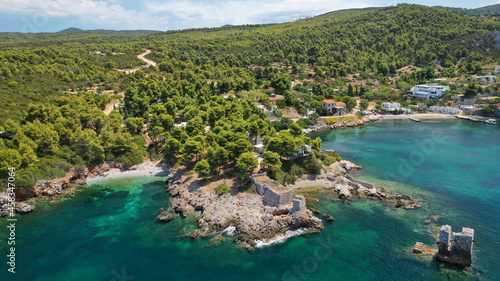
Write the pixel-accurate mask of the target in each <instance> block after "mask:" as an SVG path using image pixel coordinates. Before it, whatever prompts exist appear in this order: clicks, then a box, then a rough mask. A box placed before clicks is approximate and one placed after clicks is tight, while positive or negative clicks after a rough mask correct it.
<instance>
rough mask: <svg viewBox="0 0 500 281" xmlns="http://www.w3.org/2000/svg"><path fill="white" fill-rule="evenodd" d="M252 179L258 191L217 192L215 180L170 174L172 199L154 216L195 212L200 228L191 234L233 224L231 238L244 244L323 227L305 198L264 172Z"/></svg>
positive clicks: (205, 233) (216, 230) (166, 218)
mask: <svg viewBox="0 0 500 281" xmlns="http://www.w3.org/2000/svg"><path fill="white" fill-rule="evenodd" d="M252 180H253V181H254V182H255V184H256V186H257V192H258V193H257V194H254V193H248V192H239V193H237V194H234V195H232V194H225V195H217V193H216V192H215V191H214V186H215V185H216V183H213V184H209V185H203V186H202V185H200V183H199V180H198V179H197V178H196V176H194V175H188V176H182V177H177V178H176V177H173V176H172V177H169V179H168V182H169V186H168V191H169V192H170V194H171V196H172V197H173V201H172V204H171V206H170V208H168V210H166V211H165V210H161V213H160V215H159V216H158V217H157V218H158V220H161V221H169V220H171V219H172V218H173V217H174V216H175V215H176V214H178V215H180V216H182V217H186V216H187V215H188V214H195V215H196V216H197V218H198V225H199V227H200V229H197V230H195V231H193V232H191V233H190V234H189V235H190V236H191V237H194V238H196V237H200V236H209V235H212V234H214V233H219V232H221V231H224V230H225V229H228V227H234V231H232V234H233V236H234V240H235V241H237V242H241V243H243V244H245V245H247V246H254V245H255V243H256V241H257V240H264V241H265V240H270V239H272V238H274V237H276V236H277V235H280V234H284V233H286V232H287V231H288V230H293V229H299V228H305V229H311V230H318V229H322V228H323V223H322V222H321V220H320V219H318V218H316V217H315V216H314V215H313V213H312V212H311V211H309V210H308V209H306V207H305V198H304V197H302V196H295V197H294V198H293V192H292V191H291V190H290V189H289V188H286V187H283V186H281V185H277V184H275V183H273V182H272V180H270V179H269V178H267V177H264V176H263V175H257V176H256V177H254V178H253V179H252ZM259 186H260V187H259Z"/></svg>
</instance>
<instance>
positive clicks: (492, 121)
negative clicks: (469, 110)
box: [484, 119, 497, 125]
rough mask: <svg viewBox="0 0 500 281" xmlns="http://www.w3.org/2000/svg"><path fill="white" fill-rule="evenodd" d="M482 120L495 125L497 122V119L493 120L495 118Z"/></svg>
mask: <svg viewBox="0 0 500 281" xmlns="http://www.w3.org/2000/svg"><path fill="white" fill-rule="evenodd" d="M484 122H485V123H488V124H492V125H496V124H497V120H495V119H488V120H486V121H484Z"/></svg>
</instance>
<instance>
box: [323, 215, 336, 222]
mask: <svg viewBox="0 0 500 281" xmlns="http://www.w3.org/2000/svg"><path fill="white" fill-rule="evenodd" d="M323 217H325V218H326V220H327V221H335V218H334V217H332V216H331V215H330V214H323Z"/></svg>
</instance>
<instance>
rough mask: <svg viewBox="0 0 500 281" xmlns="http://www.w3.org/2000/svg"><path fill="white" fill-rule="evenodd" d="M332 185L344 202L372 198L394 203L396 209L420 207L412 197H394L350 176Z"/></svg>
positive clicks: (336, 180) (341, 177)
mask: <svg viewBox="0 0 500 281" xmlns="http://www.w3.org/2000/svg"><path fill="white" fill-rule="evenodd" d="M331 185H332V186H331V187H330V188H331V189H332V190H333V191H335V192H337V193H338V194H339V198H340V199H343V200H351V199H352V198H353V197H354V196H357V197H359V198H366V197H371V198H375V199H380V200H384V201H394V202H395V207H396V208H403V209H415V208H419V207H420V205H418V204H417V203H416V202H415V201H414V199H413V198H412V197H411V196H410V195H406V194H404V195H392V194H389V193H386V192H383V191H381V190H379V189H377V188H375V186H373V184H371V183H367V182H363V181H360V180H358V179H355V178H353V177H352V176H350V175H346V176H339V177H337V178H336V179H335V180H334V181H333V182H332V183H331Z"/></svg>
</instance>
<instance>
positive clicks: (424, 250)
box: [411, 242, 435, 255]
mask: <svg viewBox="0 0 500 281" xmlns="http://www.w3.org/2000/svg"><path fill="white" fill-rule="evenodd" d="M411 251H412V252H413V253H415V254H422V255H433V254H434V252H435V250H433V249H432V248H431V246H429V245H425V244H424V243H422V242H417V243H415V245H414V246H413V247H412V248H411Z"/></svg>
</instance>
